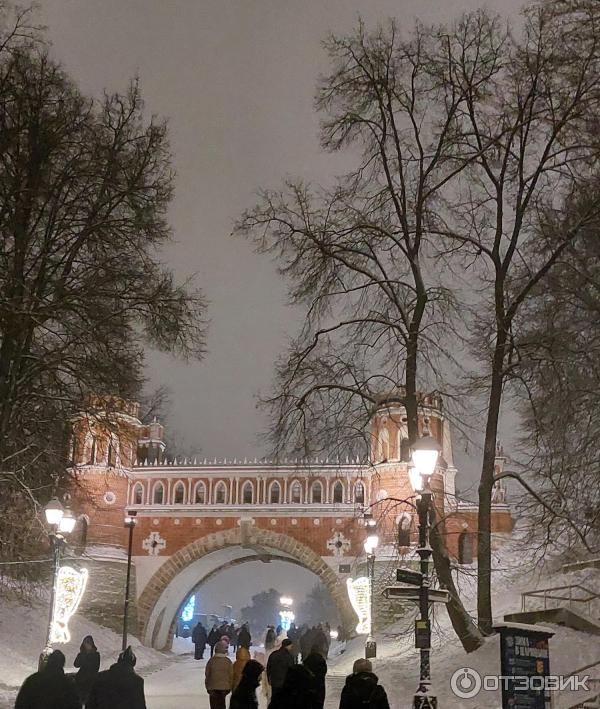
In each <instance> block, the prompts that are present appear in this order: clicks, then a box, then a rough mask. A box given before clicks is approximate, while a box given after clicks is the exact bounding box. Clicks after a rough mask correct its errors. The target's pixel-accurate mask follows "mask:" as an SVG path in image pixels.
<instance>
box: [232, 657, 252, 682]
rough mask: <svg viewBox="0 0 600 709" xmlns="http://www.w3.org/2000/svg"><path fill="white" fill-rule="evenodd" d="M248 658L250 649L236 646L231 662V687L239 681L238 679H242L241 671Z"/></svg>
mask: <svg viewBox="0 0 600 709" xmlns="http://www.w3.org/2000/svg"><path fill="white" fill-rule="evenodd" d="M249 660H250V650H247V649H246V648H245V647H238V649H237V652H236V653H235V662H234V663H233V686H232V689H235V688H236V687H237V686H238V684H239V683H240V680H241V679H242V671H243V669H244V667H245V666H246V664H247V662H248V661H249Z"/></svg>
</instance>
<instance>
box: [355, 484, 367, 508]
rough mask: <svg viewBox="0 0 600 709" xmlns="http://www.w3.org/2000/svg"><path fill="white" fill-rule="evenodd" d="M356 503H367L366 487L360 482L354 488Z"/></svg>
mask: <svg viewBox="0 0 600 709" xmlns="http://www.w3.org/2000/svg"><path fill="white" fill-rule="evenodd" d="M354 502H355V503H356V504H357V505H364V503H365V485H364V483H362V482H360V481H359V482H357V483H356V485H355V486H354Z"/></svg>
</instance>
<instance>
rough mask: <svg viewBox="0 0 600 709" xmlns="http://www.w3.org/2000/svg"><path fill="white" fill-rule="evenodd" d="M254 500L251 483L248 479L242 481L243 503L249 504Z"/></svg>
mask: <svg viewBox="0 0 600 709" xmlns="http://www.w3.org/2000/svg"><path fill="white" fill-rule="evenodd" d="M253 502H254V488H253V486H252V483H251V482H250V481H249V480H248V481H246V482H245V483H244V487H243V488H242V503H243V504H244V505H251V504H252V503H253Z"/></svg>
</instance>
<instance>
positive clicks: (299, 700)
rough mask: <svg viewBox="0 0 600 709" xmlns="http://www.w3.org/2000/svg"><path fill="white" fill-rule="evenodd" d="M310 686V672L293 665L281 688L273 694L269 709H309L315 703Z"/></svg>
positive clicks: (311, 678)
mask: <svg viewBox="0 0 600 709" xmlns="http://www.w3.org/2000/svg"><path fill="white" fill-rule="evenodd" d="M288 654H289V653H288ZM312 685H313V676H312V673H311V672H310V670H308V668H306V667H304V666H302V665H294V666H293V667H291V668H290V669H289V670H288V673H287V675H286V678H285V682H284V683H283V686H282V687H280V688H279V689H278V690H277V691H276V692H275V691H274V692H273V698H272V699H271V702H270V703H269V709H311V707H313V706H314V702H315V699H314V695H313V692H312Z"/></svg>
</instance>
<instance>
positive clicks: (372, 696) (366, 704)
mask: <svg viewBox="0 0 600 709" xmlns="http://www.w3.org/2000/svg"><path fill="white" fill-rule="evenodd" d="M340 709H390V704H389V702H388V698H387V694H386V693H385V689H384V688H383V687H382V686H381V685H380V684H379V679H378V677H377V675H376V674H373V666H372V665H371V663H370V662H369V660H365V659H364V658H360V659H358V660H356V661H355V662H354V666H353V667H352V674H351V675H348V677H346V683H345V684H344V687H343V689H342V694H341V696H340Z"/></svg>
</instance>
